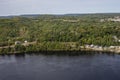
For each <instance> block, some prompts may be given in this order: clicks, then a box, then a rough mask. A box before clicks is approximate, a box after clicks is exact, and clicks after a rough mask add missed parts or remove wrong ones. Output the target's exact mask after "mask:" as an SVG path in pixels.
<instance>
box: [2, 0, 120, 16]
mask: <svg viewBox="0 0 120 80" xmlns="http://www.w3.org/2000/svg"><path fill="white" fill-rule="evenodd" d="M108 12H111V13H114V12H117V13H118V12H120V0H0V16H8V15H21V14H69V13H108Z"/></svg>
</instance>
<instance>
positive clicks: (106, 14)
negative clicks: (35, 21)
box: [0, 13, 120, 18]
mask: <svg viewBox="0 0 120 80" xmlns="http://www.w3.org/2000/svg"><path fill="white" fill-rule="evenodd" d="M39 16H58V17H59V16H120V13H85V14H77V13H76V14H59V15H58V14H23V15H17V16H16V15H15V16H14V15H12V16H0V18H13V17H26V18H36V17H39Z"/></svg>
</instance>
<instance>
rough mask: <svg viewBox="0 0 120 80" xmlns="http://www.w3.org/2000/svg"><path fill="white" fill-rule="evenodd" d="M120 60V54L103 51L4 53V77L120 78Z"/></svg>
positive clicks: (0, 64) (0, 75) (0, 71)
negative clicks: (56, 53) (81, 52)
mask: <svg viewBox="0 0 120 80" xmlns="http://www.w3.org/2000/svg"><path fill="white" fill-rule="evenodd" d="M59 54H60V53H59ZM62 54H63V53H62ZM65 54H66V53H65ZM72 54H73V53H72ZM119 63H120V55H115V54H102V53H101V54H96V53H91V54H82V55H79V56H78V55H76V56H75V55H74V56H72V55H40V54H30V55H29V54H24V55H9V56H7V55H4V56H0V80H120V77H119V74H120V64H119Z"/></svg>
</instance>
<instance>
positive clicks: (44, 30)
mask: <svg viewBox="0 0 120 80" xmlns="http://www.w3.org/2000/svg"><path fill="white" fill-rule="evenodd" d="M116 16H120V14H81V15H79V14H74V15H73V14H67V15H37V16H32V15H28V16H27V15H22V16H12V17H0V47H1V48H0V53H7V52H11V53H12V52H14V51H22V52H29V51H41V50H70V49H73V47H74V48H75V49H76V50H79V46H84V45H86V44H89V45H90V44H94V45H99V46H111V45H112V46H118V45H120V42H119V41H116V40H115V38H117V39H120V22H119V21H109V20H105V21H101V20H102V19H108V18H114V17H116ZM25 40H26V41H27V42H36V43H35V44H31V45H29V46H23V45H15V47H14V48H12V47H10V46H11V45H14V44H15V42H16V41H20V42H21V43H24V41H25ZM4 46H9V48H2V47H4Z"/></svg>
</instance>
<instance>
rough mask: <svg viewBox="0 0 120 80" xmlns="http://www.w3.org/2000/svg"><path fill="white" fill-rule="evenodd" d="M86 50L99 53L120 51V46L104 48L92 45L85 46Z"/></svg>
mask: <svg viewBox="0 0 120 80" xmlns="http://www.w3.org/2000/svg"><path fill="white" fill-rule="evenodd" d="M84 48H85V49H90V50H98V51H120V46H109V47H103V46H98V45H93V44H91V45H85V46H84Z"/></svg>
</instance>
